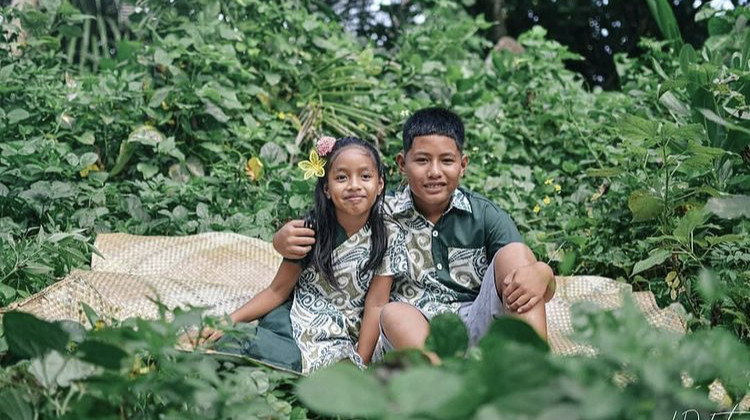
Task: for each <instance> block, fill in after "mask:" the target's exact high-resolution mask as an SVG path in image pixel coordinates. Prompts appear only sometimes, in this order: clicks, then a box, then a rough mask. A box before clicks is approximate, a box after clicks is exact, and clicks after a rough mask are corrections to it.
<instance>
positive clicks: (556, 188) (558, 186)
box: [555, 184, 562, 193]
mask: <svg viewBox="0 0 750 420" xmlns="http://www.w3.org/2000/svg"><path fill="white" fill-rule="evenodd" d="M560 191H562V187H561V186H560V184H555V192H556V193H559V192H560Z"/></svg>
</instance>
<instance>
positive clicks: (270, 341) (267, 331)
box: [214, 299, 302, 372]
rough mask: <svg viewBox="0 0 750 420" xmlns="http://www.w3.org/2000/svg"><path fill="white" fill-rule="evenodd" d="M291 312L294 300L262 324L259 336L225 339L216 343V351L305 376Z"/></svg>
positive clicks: (284, 304)
mask: <svg viewBox="0 0 750 420" xmlns="http://www.w3.org/2000/svg"><path fill="white" fill-rule="evenodd" d="M291 310H292V299H289V300H287V301H286V302H284V303H283V304H282V305H281V306H279V307H278V308H276V309H274V310H273V311H271V312H269V313H268V314H267V315H266V316H264V317H263V318H261V319H260V320H258V326H257V328H256V331H255V334H253V335H250V334H248V336H247V337H237V336H232V337H230V336H224V337H222V338H221V339H220V340H219V341H217V342H216V345H215V346H214V350H216V351H219V352H223V353H232V354H238V355H241V356H246V357H250V358H253V359H257V360H260V361H262V362H265V363H268V364H269V365H272V366H276V367H280V368H283V369H288V370H293V371H295V372H301V371H302V355H301V354H300V351H299V347H297V343H296V342H295V341H294V337H293V336H292V321H291V318H290V317H289V314H290V312H291Z"/></svg>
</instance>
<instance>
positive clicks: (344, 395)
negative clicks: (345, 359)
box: [297, 363, 388, 418]
mask: <svg viewBox="0 0 750 420" xmlns="http://www.w3.org/2000/svg"><path fill="white" fill-rule="evenodd" d="M297 395H298V396H299V398H300V400H301V401H302V402H303V403H305V405H307V406H308V407H310V408H311V409H313V410H315V411H316V412H317V413H320V414H323V415H329V416H343V417H345V418H352V417H381V416H383V415H384V414H385V413H386V410H387V409H388V398H387V396H386V393H385V390H384V389H383V387H382V386H381V385H380V384H379V383H378V381H377V380H376V379H375V378H374V377H372V376H370V375H367V374H366V373H365V372H363V371H361V370H359V369H358V368H357V367H356V366H354V365H352V364H350V363H339V364H337V365H334V366H331V367H329V368H327V369H324V370H322V371H319V372H316V373H315V374H313V375H311V376H310V377H308V378H305V379H302V380H301V381H300V382H299V384H297Z"/></svg>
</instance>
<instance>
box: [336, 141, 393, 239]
mask: <svg viewBox="0 0 750 420" xmlns="http://www.w3.org/2000/svg"><path fill="white" fill-rule="evenodd" d="M326 176H327V177H328V180H327V181H328V182H327V185H326V186H325V187H324V188H323V191H324V192H325V194H326V196H327V197H328V198H330V199H331V201H332V202H333V206H334V207H335V209H336V218H337V219H339V222H342V219H343V218H346V219H347V220H348V221H349V222H358V223H359V222H361V224H362V225H364V223H365V222H366V221H367V218H368V217H369V215H370V209H371V208H372V206H373V205H374V204H375V200H377V198H378V195H380V193H381V192H383V187H384V185H383V184H384V183H383V178H381V177H380V176H379V175H378V169H377V167H376V166H375V162H373V159H372V156H370V153H369V152H368V151H367V150H365V149H363V148H361V147H359V146H349V147H346V148H345V149H343V150H341V151H340V152H339V153H338V154H337V155H336V156H335V158H334V161H333V162H331V167H330V169H329V170H328V173H327V174H326Z"/></svg>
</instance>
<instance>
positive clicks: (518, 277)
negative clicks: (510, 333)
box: [484, 205, 555, 313]
mask: <svg viewBox="0 0 750 420" xmlns="http://www.w3.org/2000/svg"><path fill="white" fill-rule="evenodd" d="M484 222H485V229H486V237H485V245H486V246H487V250H488V253H487V255H488V257H490V256H492V255H495V253H496V252H497V251H498V250H499V249H501V248H502V247H504V246H506V245H508V244H509V243H513V242H517V243H523V238H522V237H521V234H520V233H519V232H518V228H517V227H516V224H515V223H514V222H513V219H512V218H511V217H510V216H509V215H508V214H507V213H506V212H504V211H502V210H500V209H499V208H498V207H496V206H495V205H490V206H488V207H487V208H486V212H485V214H484ZM524 246H525V245H524ZM526 248H527V249H528V246H526ZM528 255H529V257H530V260H531V261H533V262H532V263H530V264H528V265H523V266H520V267H518V268H516V269H515V270H513V271H511V272H510V274H508V275H507V276H506V277H505V278H504V279H503V282H504V285H505V287H504V289H503V301H504V302H505V304H506V305H507V306H508V307H509V308H510V309H511V310H514V311H516V312H517V313H523V312H526V311H528V310H529V309H531V308H532V307H533V306H534V305H536V304H537V303H539V302H540V301H542V299H544V302H547V301H549V300H550V299H552V296H553V295H554V293H555V276H554V273H553V272H552V269H551V268H550V267H549V265H547V264H545V263H543V262H539V261H536V258H534V256H533V253H532V252H531V250H530V249H528ZM490 258H491V257H490Z"/></svg>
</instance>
